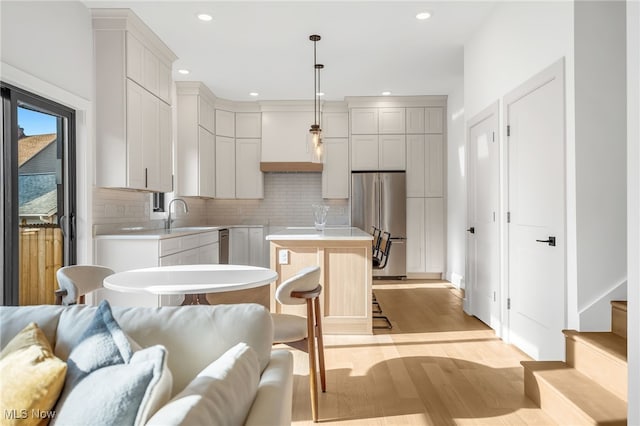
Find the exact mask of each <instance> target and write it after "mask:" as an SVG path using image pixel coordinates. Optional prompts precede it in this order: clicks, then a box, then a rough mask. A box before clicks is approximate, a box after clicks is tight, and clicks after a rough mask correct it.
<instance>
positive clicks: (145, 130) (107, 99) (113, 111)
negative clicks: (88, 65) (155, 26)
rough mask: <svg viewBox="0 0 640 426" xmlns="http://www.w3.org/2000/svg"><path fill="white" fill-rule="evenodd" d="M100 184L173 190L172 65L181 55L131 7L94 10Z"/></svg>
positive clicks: (97, 143)
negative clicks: (131, 9) (177, 54)
mask: <svg viewBox="0 0 640 426" xmlns="http://www.w3.org/2000/svg"><path fill="white" fill-rule="evenodd" d="M92 14H93V30H94V48H95V87H96V98H95V108H96V157H97V158H99V161H98V162H96V184H97V185H98V186H103V187H114V188H128V189H136V190H145V191H153V192H170V191H172V189H173V188H172V181H173V179H172V166H171V165H172V149H171V140H172V136H171V133H172V127H171V97H170V93H171V64H172V62H173V61H174V60H175V59H176V56H175V55H174V54H173V52H171V50H169V48H167V47H166V45H165V44H164V43H163V42H162V41H161V40H160V39H159V38H158V37H157V36H156V35H155V34H154V33H153V32H152V31H151V30H150V29H149V28H148V27H147V26H146V25H145V24H144V23H143V22H142V21H141V20H140V19H139V18H138V17H137V16H136V15H135V14H134V13H133V12H131V11H130V10H128V9H92Z"/></svg>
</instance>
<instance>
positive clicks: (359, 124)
mask: <svg viewBox="0 0 640 426" xmlns="http://www.w3.org/2000/svg"><path fill="white" fill-rule="evenodd" d="M377 133H378V108H352V109H351V134H352V135H371V134H373V135H375V134H377Z"/></svg>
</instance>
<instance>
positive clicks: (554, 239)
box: [536, 237, 556, 247]
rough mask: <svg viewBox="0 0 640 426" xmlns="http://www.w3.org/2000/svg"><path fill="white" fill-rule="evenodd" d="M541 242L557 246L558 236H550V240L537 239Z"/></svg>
mask: <svg viewBox="0 0 640 426" xmlns="http://www.w3.org/2000/svg"><path fill="white" fill-rule="evenodd" d="M536 241H537V242H539V243H547V244H549V245H550V246H551V247H555V246H556V237H549V239H548V240H536Z"/></svg>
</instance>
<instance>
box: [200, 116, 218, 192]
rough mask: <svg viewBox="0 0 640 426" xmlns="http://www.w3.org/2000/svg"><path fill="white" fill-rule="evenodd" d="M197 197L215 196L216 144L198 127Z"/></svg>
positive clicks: (208, 133)
mask: <svg viewBox="0 0 640 426" xmlns="http://www.w3.org/2000/svg"><path fill="white" fill-rule="evenodd" d="M198 145H199V149H198V171H199V173H198V174H199V184H198V187H199V188H198V195H199V196H200V197H214V196H215V194H216V143H215V136H213V134H212V133H210V132H209V131H207V129H204V128H202V127H200V126H198Z"/></svg>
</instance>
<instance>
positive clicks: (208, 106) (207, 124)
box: [176, 82, 216, 134]
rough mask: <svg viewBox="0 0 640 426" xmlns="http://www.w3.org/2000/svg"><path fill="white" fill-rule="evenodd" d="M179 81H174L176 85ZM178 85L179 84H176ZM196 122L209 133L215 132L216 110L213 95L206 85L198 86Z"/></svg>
mask: <svg viewBox="0 0 640 426" xmlns="http://www.w3.org/2000/svg"><path fill="white" fill-rule="evenodd" d="M178 84H179V82H176V86H178ZM178 87H180V86H178ZM198 91H199V93H198V124H199V125H200V126H202V127H204V128H205V129H207V130H208V131H209V132H210V133H213V134H215V132H216V125H215V123H216V110H215V108H214V106H213V105H214V102H215V100H214V97H213V93H211V92H210V91H209V90H208V89H206V87H204V86H203V87H200V88H199V89H198Z"/></svg>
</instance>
